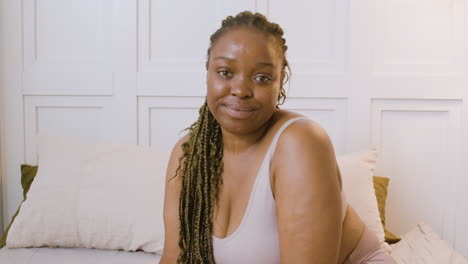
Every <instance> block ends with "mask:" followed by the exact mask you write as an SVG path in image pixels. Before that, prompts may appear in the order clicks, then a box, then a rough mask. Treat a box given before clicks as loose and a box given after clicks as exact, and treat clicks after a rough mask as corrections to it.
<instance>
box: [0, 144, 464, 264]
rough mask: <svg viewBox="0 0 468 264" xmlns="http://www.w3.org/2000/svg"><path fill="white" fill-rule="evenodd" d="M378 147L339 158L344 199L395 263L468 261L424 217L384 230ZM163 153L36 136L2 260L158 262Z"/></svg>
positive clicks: (28, 263) (32, 263)
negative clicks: (409, 226) (399, 232)
mask: <svg viewBox="0 0 468 264" xmlns="http://www.w3.org/2000/svg"><path fill="white" fill-rule="evenodd" d="M378 154H379V153H378V151H377V150H374V149H370V150H365V151H362V152H356V153H350V154H347V155H342V156H338V158H337V160H338V164H339V166H340V170H341V174H342V178H343V188H344V191H345V193H346V196H347V200H348V202H349V203H350V204H351V205H352V206H353V208H354V209H355V210H356V211H357V212H358V214H359V215H360V217H361V218H362V219H363V220H364V222H365V223H366V225H367V226H368V227H369V228H370V229H371V230H372V231H373V232H374V233H376V235H377V236H378V238H379V240H380V241H381V243H382V246H383V247H385V248H387V250H389V251H391V252H392V253H391V254H392V255H393V256H394V258H395V260H396V261H397V263H412V264H419V263H428V264H432V263H434V264H436V263H437V264H468V261H466V259H465V258H464V257H463V256H461V255H460V254H458V253H457V252H456V251H455V250H453V249H452V248H451V247H450V245H449V244H448V243H447V242H445V241H443V240H442V239H440V238H439V236H438V235H437V234H436V232H434V231H433V230H432V228H431V227H430V226H428V225H426V224H424V223H420V224H418V225H417V226H415V227H414V229H413V230H411V231H410V232H408V233H407V234H404V235H403V236H402V237H401V240H400V238H397V237H396V236H394V235H393V234H391V232H389V231H388V230H386V226H385V199H386V196H387V186H388V179H386V178H384V177H376V176H374V172H375V166H376V160H377V157H378ZM169 155H170V150H168V149H158V148H145V147H140V146H131V145H117V144H107V143H94V142H84V141H77V140H72V139H67V138H58V137H48V136H41V137H39V138H38V164H37V165H22V166H21V175H22V177H21V183H22V186H23V197H24V200H23V202H22V204H21V206H20V207H19V208H18V211H17V213H16V214H15V216H14V217H13V218H12V220H11V222H10V225H9V226H8V227H7V229H6V231H5V233H4V235H3V237H2V240H1V241H0V246H4V247H3V248H2V249H1V250H0V263H1V264H4V263H5V264H55V263H67V264H74V263H90V264H94V263H95V264H107V263H109V264H110V263H112V264H118V263H132V264H139V263H142V264H144V263H158V262H159V259H160V255H161V253H162V249H163V245H164V225H163V220H162V208H163V196H164V182H165V171H166V164H167V161H168V158H169ZM389 242H390V243H391V244H389ZM2 243H3V244H2Z"/></svg>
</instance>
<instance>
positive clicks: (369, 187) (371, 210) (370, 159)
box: [337, 149, 390, 250]
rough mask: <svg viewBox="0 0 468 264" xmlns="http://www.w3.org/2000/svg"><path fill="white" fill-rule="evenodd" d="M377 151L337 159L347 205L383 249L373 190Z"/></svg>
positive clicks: (380, 224)
mask: <svg viewBox="0 0 468 264" xmlns="http://www.w3.org/2000/svg"><path fill="white" fill-rule="evenodd" d="M377 156H378V151H377V150H375V149H372V150H367V151H362V152H355V153H350V154H347V155H342V156H338V157H337V161H338V166H339V167H340V171H341V177H342V180H343V190H344V192H345V196H346V199H347V201H348V203H349V204H350V205H351V206H352V207H353V209H354V210H355V211H356V212H357V213H358V215H359V216H360V217H361V219H362V220H363V221H364V223H365V224H366V225H367V227H368V228H369V229H370V230H371V231H373V232H374V233H375V234H376V235H377V238H378V239H379V241H380V242H381V243H382V245H383V247H385V248H386V249H387V250H390V247H389V246H388V244H387V243H385V233H384V229H383V227H382V223H381V221H380V214H379V207H378V204H377V197H376V196H375V190H374V182H373V176H374V170H375V166H376V162H377Z"/></svg>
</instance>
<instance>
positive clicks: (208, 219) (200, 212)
mask: <svg viewBox="0 0 468 264" xmlns="http://www.w3.org/2000/svg"><path fill="white" fill-rule="evenodd" d="M238 27H248V28H253V29H257V30H258V31H260V32H261V33H264V34H267V35H269V36H273V37H274V39H275V41H276V43H277V44H278V46H279V47H280V50H281V54H282V59H283V71H284V73H285V75H286V81H287V80H288V79H289V73H288V72H289V70H290V69H289V64H288V61H287V60H286V55H285V54H286V50H287V49H288V46H287V45H286V40H285V39H284V38H283V34H284V32H283V30H282V29H281V27H280V26H279V25H278V24H275V23H271V22H269V21H268V20H267V18H266V17H265V16H263V15H261V14H259V13H256V14H252V13H251V12H248V11H245V12H241V13H239V14H237V15H236V16H235V17H233V16H228V17H227V18H226V19H224V20H223V21H222V23H221V28H220V29H218V30H217V31H216V32H215V33H214V34H213V35H211V37H210V41H211V44H210V47H209V48H208V61H207V63H206V67H207V68H208V62H209V57H210V51H211V48H212V47H213V46H214V45H215V44H216V41H217V40H218V39H219V38H220V37H221V36H222V35H223V34H224V33H226V32H227V31H229V30H231V29H234V28H238ZM286 70H288V71H286ZM283 85H284V83H283V84H282V85H281V89H280V93H279V95H278V105H280V104H282V103H283V101H284V99H285V98H286V93H285V91H284V88H283ZM188 130H189V138H188V140H187V141H186V142H185V143H183V144H182V151H183V155H182V157H180V159H179V167H178V168H177V171H176V175H178V173H179V171H180V170H182V171H181V173H180V175H181V179H182V186H181V193H180V201H179V221H180V230H179V248H180V254H179V257H178V259H177V263H189V264H198V263H208V264H213V263H215V261H214V256H213V240H212V238H213V225H212V219H213V208H214V205H215V202H216V199H217V197H218V191H219V188H220V186H221V184H222V177H221V175H222V172H223V138H222V134H221V127H220V125H219V123H218V122H217V121H216V119H215V118H214V116H213V115H212V113H211V112H210V109H209V108H208V104H207V102H206V101H205V103H204V104H203V106H202V107H201V108H200V110H199V117H198V120H197V121H196V122H195V123H193V124H192V125H191V126H190V127H189V128H188ZM182 164H183V166H182Z"/></svg>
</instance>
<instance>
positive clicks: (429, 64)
mask: <svg viewBox="0 0 468 264" xmlns="http://www.w3.org/2000/svg"><path fill="white" fill-rule="evenodd" d="M373 2H374V4H375V16H374V18H375V22H374V23H372V24H373V25H374V36H375V39H374V41H375V43H374V57H373V58H374V60H373V70H374V72H375V73H377V74H404V75H407V74H411V75H414V74H422V75H454V74H462V73H463V65H464V61H463V56H460V54H463V53H464V52H465V50H466V49H465V46H464V36H465V16H466V14H465V8H464V5H465V2H464V1H439V0H431V1H429V4H428V1H426V0H417V1H406V0H393V1H373ZM395 14H398V15H395Z"/></svg>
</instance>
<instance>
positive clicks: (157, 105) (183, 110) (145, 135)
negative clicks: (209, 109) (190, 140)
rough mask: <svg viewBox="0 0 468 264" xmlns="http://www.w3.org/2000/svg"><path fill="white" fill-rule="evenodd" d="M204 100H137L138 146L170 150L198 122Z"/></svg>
mask: <svg viewBox="0 0 468 264" xmlns="http://www.w3.org/2000/svg"><path fill="white" fill-rule="evenodd" d="M204 100H205V98H204V97H146V96H140V97H138V144H139V145H143V146H159V147H165V148H172V147H173V146H174V144H175V143H176V142H177V140H179V139H180V138H181V137H182V136H183V135H185V132H182V130H184V129H186V128H187V127H189V126H190V125H191V124H192V123H193V122H195V121H196V120H197V118H198V110H199V108H200V107H201V106H202V105H203V102H204Z"/></svg>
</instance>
